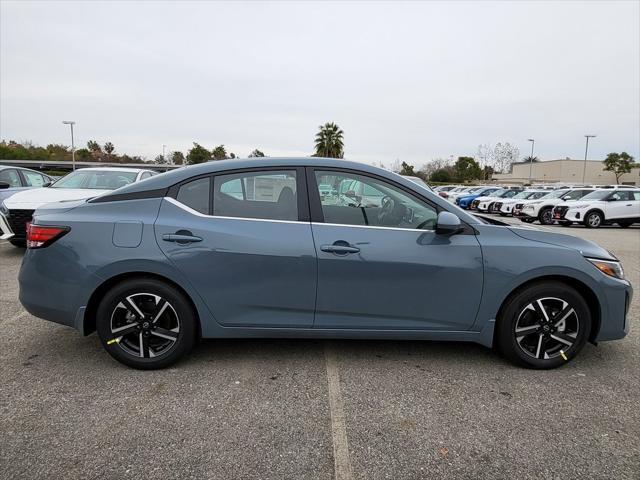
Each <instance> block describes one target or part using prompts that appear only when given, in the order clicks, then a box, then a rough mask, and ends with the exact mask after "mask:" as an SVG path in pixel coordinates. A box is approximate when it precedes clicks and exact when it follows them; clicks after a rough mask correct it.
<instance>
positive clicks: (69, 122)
mask: <svg viewBox="0 0 640 480" xmlns="http://www.w3.org/2000/svg"><path fill="white" fill-rule="evenodd" d="M62 123H64V124H65V125H69V126H70V127H71V167H72V168H73V170H75V169H76V147H75V145H74V143H73V126H74V125H75V124H76V122H74V121H72V120H63V121H62Z"/></svg>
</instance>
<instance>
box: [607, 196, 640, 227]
mask: <svg viewBox="0 0 640 480" xmlns="http://www.w3.org/2000/svg"><path fill="white" fill-rule="evenodd" d="M605 208H606V212H605V216H606V219H607V220H616V219H624V218H633V217H637V216H640V213H639V212H638V210H639V209H640V206H639V205H638V202H637V201H636V200H635V197H634V195H633V192H631V191H629V190H617V191H614V192H611V195H609V197H608V198H607V202H606V205H605Z"/></svg>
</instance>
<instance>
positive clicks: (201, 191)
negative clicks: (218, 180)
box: [176, 177, 211, 214]
mask: <svg viewBox="0 0 640 480" xmlns="http://www.w3.org/2000/svg"><path fill="white" fill-rule="evenodd" d="M210 185H211V179H210V178H209V177H205V178H199V179H197V180H192V181H191V182H189V183H185V184H184V185H182V186H181V187H180V189H179V190H178V195H177V196H176V200H178V201H179V202H180V203H182V204H184V205H186V206H187V207H190V208H192V209H194V210H195V211H197V212H200V213H204V214H208V213H209V189H210V188H211V187H210Z"/></svg>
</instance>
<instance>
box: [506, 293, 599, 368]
mask: <svg viewBox="0 0 640 480" xmlns="http://www.w3.org/2000/svg"><path fill="white" fill-rule="evenodd" d="M496 329H497V330H496V341H497V344H498V348H499V349H500V350H501V351H502V353H503V354H504V355H505V357H507V358H508V359H510V360H511V361H513V362H515V363H518V364H520V365H524V366H526V367H528V368H536V369H549V368H555V367H559V366H560V365H563V364H564V363H567V362H568V361H570V360H571V359H573V358H574V357H575V356H576V355H577V354H578V352H580V350H581V349H582V347H583V346H584V344H585V342H586V341H587V338H588V337H589V332H590V330H591V313H590V311H589V308H588V306H587V304H586V302H585V300H584V299H583V298H582V296H581V295H580V294H579V293H578V292H577V291H576V290H575V289H573V288H571V287H569V286H568V285H565V284H563V283H559V282H543V283H537V284H533V285H531V286H529V287H527V288H525V289H524V290H521V291H519V292H518V293H517V294H515V295H513V296H512V297H511V298H510V299H509V300H507V303H506V304H505V306H504V308H503V309H502V313H501V315H500V318H499V319H498V323H497V325H496Z"/></svg>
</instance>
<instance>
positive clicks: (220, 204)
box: [213, 170, 298, 220]
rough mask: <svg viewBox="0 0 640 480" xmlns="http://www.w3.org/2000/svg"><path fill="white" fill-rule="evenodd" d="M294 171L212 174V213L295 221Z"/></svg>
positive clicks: (296, 210) (296, 205)
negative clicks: (213, 175)
mask: <svg viewBox="0 0 640 480" xmlns="http://www.w3.org/2000/svg"><path fill="white" fill-rule="evenodd" d="M297 190H298V189H297V185H296V172H295V170H277V171H276V170H269V171H262V172H244V173H233V174H229V175H216V176H215V177H214V180H213V214H214V215H218V216H223V217H239V218H258V219H265V220H298V192H297Z"/></svg>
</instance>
